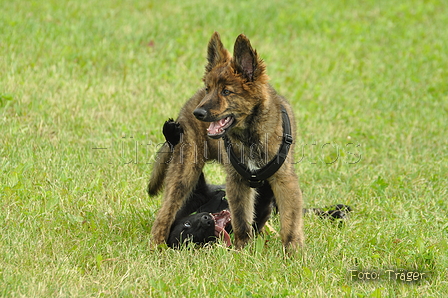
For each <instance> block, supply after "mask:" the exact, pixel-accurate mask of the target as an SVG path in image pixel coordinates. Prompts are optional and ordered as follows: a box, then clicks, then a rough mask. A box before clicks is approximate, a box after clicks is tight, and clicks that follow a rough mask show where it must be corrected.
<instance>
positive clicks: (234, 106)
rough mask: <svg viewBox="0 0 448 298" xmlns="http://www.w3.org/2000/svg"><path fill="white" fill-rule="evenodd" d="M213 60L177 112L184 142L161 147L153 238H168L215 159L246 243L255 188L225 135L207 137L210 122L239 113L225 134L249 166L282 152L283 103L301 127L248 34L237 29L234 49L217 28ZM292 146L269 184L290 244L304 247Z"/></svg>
mask: <svg viewBox="0 0 448 298" xmlns="http://www.w3.org/2000/svg"><path fill="white" fill-rule="evenodd" d="M207 60H208V64H207V65H206V67H205V69H206V71H205V75H204V78H203V81H204V84H205V87H204V88H202V89H200V90H199V91H198V92H197V93H196V94H195V95H194V96H193V97H192V98H191V99H190V100H189V101H187V103H186V104H185V105H184V107H183V108H182V110H181V111H180V114H179V117H178V119H177V122H179V123H182V125H183V128H184V134H183V136H182V142H181V143H179V144H178V145H176V146H175V147H174V150H173V152H172V153H169V154H168V153H166V152H167V151H166V149H167V148H162V149H161V150H160V151H159V153H158V160H159V162H158V163H157V164H156V165H155V168H154V170H153V172H152V176H151V180H150V183H149V186H148V192H149V193H150V194H152V195H153V194H156V193H157V192H158V191H159V190H160V189H161V187H162V183H163V182H164V185H165V192H164V197H163V201H162V206H161V208H160V211H159V213H158V214H157V217H156V220H155V222H154V224H153V227H152V241H153V243H154V244H161V243H163V242H164V241H165V240H166V239H167V237H168V234H169V229H170V226H171V224H172V223H173V221H174V218H175V215H176V213H177V211H178V210H179V209H180V207H181V206H182V204H183V203H184V202H185V200H186V199H187V198H188V197H189V195H190V194H191V192H192V191H193V190H194V186H195V185H196V182H197V181H198V179H199V176H200V174H201V172H202V169H203V167H204V165H205V163H206V162H207V161H210V160H217V161H218V162H220V163H223V164H224V167H225V170H226V173H227V179H226V185H227V190H226V191H227V199H228V201H229V205H230V211H231V214H232V226H233V230H234V235H235V247H236V248H241V247H243V246H244V245H245V244H246V243H247V242H248V241H249V239H250V238H251V237H252V234H253V231H252V222H253V220H254V204H255V196H256V190H255V189H253V188H250V187H249V184H248V183H247V181H244V180H243V179H242V177H241V176H240V175H239V174H238V173H237V172H236V171H235V169H234V168H233V166H232V165H231V164H230V163H229V161H228V158H227V155H226V151H225V150H224V144H223V141H222V140H216V139H212V138H210V137H208V136H207V128H208V126H209V125H210V122H213V121H218V120H220V119H223V118H225V117H227V116H229V115H231V116H232V117H233V118H234V124H233V126H231V127H230V128H229V129H228V131H226V134H227V136H228V138H229V139H230V141H231V142H232V150H234V152H235V154H236V155H237V156H241V157H242V162H243V163H244V164H246V165H247V166H248V167H249V168H260V167H262V166H263V165H265V164H266V163H267V162H268V161H270V160H271V159H273V158H274V157H275V156H276V154H277V152H278V149H279V145H280V142H281V137H282V132H283V128H282V117H281V106H283V107H284V108H285V109H286V111H287V113H288V115H289V117H290V119H291V126H292V130H293V131H292V132H293V137H295V134H296V125H295V121H294V115H293V111H292V109H291V106H290V104H289V103H288V102H287V101H286V99H285V98H283V97H282V96H280V95H279V94H277V93H276V91H275V90H274V89H273V88H272V87H271V86H270V85H269V83H268V80H269V78H268V76H267V74H266V67H265V64H264V62H263V60H261V59H260V58H259V56H258V54H257V52H256V51H255V50H254V49H253V48H252V46H251V44H250V41H249V39H247V37H246V36H244V35H243V34H241V35H239V36H238V38H237V40H236V41H235V46H234V52H233V56H232V55H231V54H230V53H229V52H228V51H227V50H226V49H225V48H224V46H223V44H222V43H221V40H220V37H219V34H218V33H216V32H215V33H214V34H213V36H212V38H211V40H210V42H209V45H208V51H207ZM197 111H200V112H202V115H200V116H198V115H197V114H198V113H197ZM193 112H195V115H196V117H198V118H201V117H202V119H201V120H202V121H200V120H198V119H196V118H195V116H193ZM293 147H294V144H293V145H292V146H291V148H290V151H289V154H288V158H287V160H286V162H285V163H284V164H283V165H282V167H281V168H280V169H279V170H278V171H277V172H276V173H275V174H274V175H273V176H271V177H270V178H269V179H268V180H267V182H266V183H269V185H270V187H271V188H272V191H273V193H274V196H275V200H276V203H277V205H278V208H279V213H280V223H281V231H280V235H281V238H282V242H283V245H284V246H285V247H291V248H297V247H298V246H302V245H303V239H304V238H303V219H302V194H301V191H300V188H299V183H298V179H297V175H296V174H295V172H294V168H293V163H294V160H293V155H294V150H293Z"/></svg>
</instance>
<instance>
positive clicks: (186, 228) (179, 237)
mask: <svg viewBox="0 0 448 298" xmlns="http://www.w3.org/2000/svg"><path fill="white" fill-rule="evenodd" d="M182 131H183V129H182V126H181V125H180V124H179V123H177V122H174V121H173V120H172V119H169V120H168V121H166V122H165V124H164V125H163V134H164V136H165V139H166V142H167V143H168V144H169V146H170V148H171V149H172V148H173V147H174V146H176V145H177V144H178V143H179V142H180V140H181V135H182ZM268 192H271V193H268ZM260 193H263V195H262V196H261V195H259V196H257V198H256V199H257V201H256V204H255V220H254V224H253V227H254V229H255V231H259V230H261V229H262V228H263V225H264V223H265V222H266V221H267V220H268V218H269V217H270V214H271V211H272V209H274V210H276V206H275V200H273V203H272V204H270V207H269V208H268V209H267V210H266V208H265V207H263V208H257V206H258V205H265V204H264V203H265V202H260V200H264V198H270V197H273V194H272V191H270V188H269V187H267V188H266V189H263V187H262V188H261V190H260ZM225 195H226V194H225V186H224V185H211V184H207V183H206V181H205V177H204V174H203V173H202V174H201V176H200V178H199V181H198V183H197V185H196V188H195V190H194V192H193V194H192V195H191V196H190V198H188V199H187V201H186V202H185V203H184V205H183V206H182V208H181V209H180V210H179V211H178V212H177V214H176V219H175V221H174V223H173V224H172V226H171V230H170V235H169V237H168V241H167V244H168V246H169V247H172V248H178V247H180V246H181V245H182V244H184V243H187V242H192V243H196V244H205V243H209V242H214V241H216V239H218V238H221V239H223V241H224V243H225V244H226V245H227V246H230V245H231V240H230V236H229V233H231V231H232V226H231V214H230V211H229V204H228V202H227V200H226V198H225ZM325 209H327V210H325ZM350 211H351V208H350V207H349V206H346V205H342V204H339V205H335V206H331V207H329V208H324V209H320V208H310V209H304V213H315V214H317V215H319V216H320V217H322V218H330V219H332V220H335V219H338V220H340V219H345V218H346V217H347V214H348V213H349V212H350Z"/></svg>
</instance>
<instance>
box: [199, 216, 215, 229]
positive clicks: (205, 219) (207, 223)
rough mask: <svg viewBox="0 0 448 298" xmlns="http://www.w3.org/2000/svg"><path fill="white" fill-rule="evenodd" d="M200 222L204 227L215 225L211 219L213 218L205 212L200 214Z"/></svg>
mask: <svg viewBox="0 0 448 298" xmlns="http://www.w3.org/2000/svg"><path fill="white" fill-rule="evenodd" d="M201 223H202V225H203V226H205V227H209V226H211V225H215V221H214V220H213V218H212V217H211V216H210V215H206V214H204V215H202V216H201Z"/></svg>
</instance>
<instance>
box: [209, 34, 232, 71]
mask: <svg viewBox="0 0 448 298" xmlns="http://www.w3.org/2000/svg"><path fill="white" fill-rule="evenodd" d="M229 56H230V54H229V51H227V50H226V49H225V48H224V45H223V44H222V42H221V38H220V37H219V33H218V32H215V33H213V35H212V38H211V39H210V42H209V43H208V49H207V60H208V64H207V65H206V66H205V71H206V72H209V71H211V70H212V69H213V67H215V66H216V65H217V64H218V63H223V62H226V60H228V59H229V58H230V57H229Z"/></svg>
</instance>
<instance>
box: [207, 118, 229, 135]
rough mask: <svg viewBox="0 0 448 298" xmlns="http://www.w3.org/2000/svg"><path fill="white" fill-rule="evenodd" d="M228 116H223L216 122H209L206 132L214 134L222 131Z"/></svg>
mask: <svg viewBox="0 0 448 298" xmlns="http://www.w3.org/2000/svg"><path fill="white" fill-rule="evenodd" d="M228 118H229V117H226V118H223V119H221V120H219V121H216V122H211V123H210V126H209V127H208V129H207V132H208V133H209V134H212V135H216V134H219V133H221V132H222V128H223V127H224V126H225V125H226V124H227V122H228Z"/></svg>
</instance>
